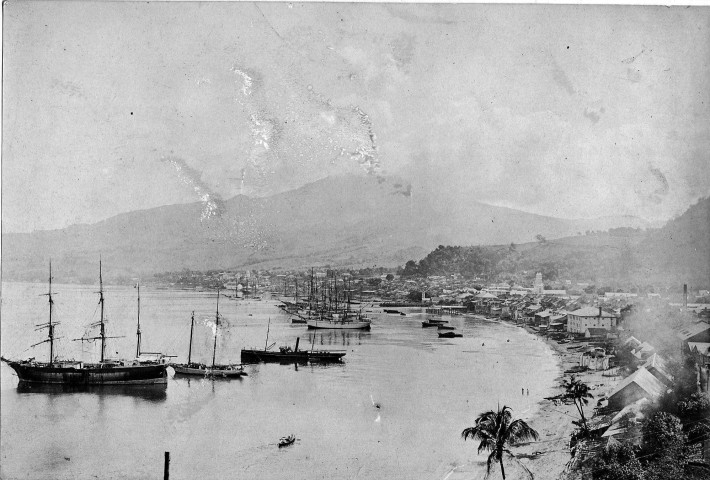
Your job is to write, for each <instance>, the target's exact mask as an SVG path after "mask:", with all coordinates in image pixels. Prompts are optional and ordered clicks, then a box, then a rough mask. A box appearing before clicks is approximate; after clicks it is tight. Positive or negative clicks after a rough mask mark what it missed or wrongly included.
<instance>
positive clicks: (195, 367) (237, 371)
mask: <svg viewBox="0 0 710 480" xmlns="http://www.w3.org/2000/svg"><path fill="white" fill-rule="evenodd" d="M194 328H195V312H192V323H191V324H190V348H189V350H188V353H187V363H180V364H173V365H172V367H173V370H175V374H176V375H199V376H202V377H210V378H238V377H242V376H244V375H247V372H245V371H244V367H243V366H242V365H235V364H226V365H219V364H217V363H215V359H216V356H217V332H218V330H219V290H217V314H216V315H215V327H214V346H213V349H212V365H206V364H204V363H196V362H193V361H192V333H193V330H194Z"/></svg>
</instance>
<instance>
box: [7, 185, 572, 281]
mask: <svg viewBox="0 0 710 480" xmlns="http://www.w3.org/2000/svg"><path fill="white" fill-rule="evenodd" d="M216 207H218V208H217V209H216V210H214V211H217V212H218V214H216V215H212V216H207V215H206V213H209V212H206V211H205V205H203V204H202V203H193V204H183V205H170V206H165V207H159V208H153V209H149V210H141V211H135V212H130V213H125V214H121V215H117V216H115V217H112V218H109V219H107V220H104V221H101V222H98V223H96V224H92V225H76V226H71V227H68V228H65V229H61V230H53V231H41V232H33V233H27V234H14V233H8V234H3V236H2V241H3V249H2V273H3V279H5V280H13V279H14V280H19V279H22V280H41V279H44V277H46V270H47V263H48V260H49V259H50V258H52V261H53V263H54V264H55V265H56V268H57V272H61V275H62V277H63V278H64V279H65V280H67V281H70V280H73V281H88V282H91V281H93V280H94V277H95V276H96V273H95V272H96V269H97V267H96V264H97V261H98V258H99V256H101V257H102V258H103V260H104V263H105V265H106V267H107V268H106V272H107V275H108V278H109V279H110V278H118V277H135V276H140V275H146V274H151V273H155V272H164V271H175V270H181V269H184V268H189V269H194V270H207V269H226V268H235V267H243V266H251V267H252V268H255V267H260V268H261V267H273V266H282V267H285V268H293V267H302V266H310V265H323V264H332V265H347V266H372V265H397V264H402V263H404V262H405V261H406V260H408V259H409V258H417V257H420V256H422V255H424V254H425V252H427V251H428V250H430V249H431V248H433V247H434V246H436V245H438V244H442V243H443V244H456V243H458V244H496V243H508V242H511V241H513V242H524V241H529V240H531V239H533V238H534V237H535V235H537V234H542V235H545V236H547V237H548V238H556V237H562V236H565V235H571V234H574V233H575V232H576V231H578V230H581V229H582V226H581V225H580V224H579V221H568V220H563V219H557V218H552V217H545V216H540V215H533V214H529V213H525V212H521V211H517V210H513V209H509V208H503V207H494V206H490V205H486V204H483V203H477V202H471V203H467V204H463V205H447V204H442V203H439V202H436V201H432V200H429V199H426V198H423V197H420V196H417V195H412V193H411V187H409V186H408V185H406V184H404V183H403V182H401V181H398V180H396V179H392V178H382V177H380V178H376V177H358V176H343V177H330V178H326V179H324V180H320V181H318V182H315V183H312V184H309V185H306V186H304V187H301V188H299V189H297V190H293V191H289V192H285V193H282V194H278V195H274V196H271V197H266V198H249V197H245V196H237V197H234V198H232V199H230V200H227V201H225V202H223V203H222V204H220V205H217V206H216Z"/></svg>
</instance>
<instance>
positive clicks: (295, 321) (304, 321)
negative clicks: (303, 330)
mask: <svg viewBox="0 0 710 480" xmlns="http://www.w3.org/2000/svg"><path fill="white" fill-rule="evenodd" d="M307 322H308V320H306V319H305V318H299V317H294V318H292V319H291V323H301V324H304V325H305V324H306V323H307Z"/></svg>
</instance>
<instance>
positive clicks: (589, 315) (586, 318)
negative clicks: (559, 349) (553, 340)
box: [567, 307, 616, 334]
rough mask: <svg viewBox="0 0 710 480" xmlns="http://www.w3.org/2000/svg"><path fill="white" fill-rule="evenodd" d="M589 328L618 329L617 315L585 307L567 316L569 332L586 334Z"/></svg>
mask: <svg viewBox="0 0 710 480" xmlns="http://www.w3.org/2000/svg"><path fill="white" fill-rule="evenodd" d="M588 328H604V329H606V330H611V329H613V328H616V315H614V314H613V313H608V312H605V311H603V310H602V309H601V307H599V308H595V307H584V308H580V309H579V310H575V311H574V312H572V313H568V314H567V331H568V332H570V333H582V334H583V333H584V332H585V331H586V330H587V329H588Z"/></svg>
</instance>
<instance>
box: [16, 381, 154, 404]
mask: <svg viewBox="0 0 710 480" xmlns="http://www.w3.org/2000/svg"><path fill="white" fill-rule="evenodd" d="M17 393H19V394H23V395H42V394H43V395H73V394H84V393H85V394H92V395H98V396H124V397H133V398H140V399H142V400H147V401H149V402H162V401H164V400H165V399H166V398H167V397H168V394H167V385H166V384H158V385H63V384H37V383H28V382H19V383H18V384H17Z"/></svg>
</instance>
